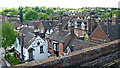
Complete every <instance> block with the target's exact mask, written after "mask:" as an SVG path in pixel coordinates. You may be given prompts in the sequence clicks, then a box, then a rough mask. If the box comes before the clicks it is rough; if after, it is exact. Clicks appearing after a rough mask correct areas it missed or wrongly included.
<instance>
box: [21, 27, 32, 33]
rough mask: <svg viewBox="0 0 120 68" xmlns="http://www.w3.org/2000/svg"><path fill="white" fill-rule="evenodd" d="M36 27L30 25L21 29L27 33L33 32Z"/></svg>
mask: <svg viewBox="0 0 120 68" xmlns="http://www.w3.org/2000/svg"><path fill="white" fill-rule="evenodd" d="M33 30H34V29H33V28H28V27H23V28H21V29H20V31H19V32H20V33H23V34H27V33H28V32H32V31H33Z"/></svg>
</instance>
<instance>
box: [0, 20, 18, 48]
mask: <svg viewBox="0 0 120 68" xmlns="http://www.w3.org/2000/svg"><path fill="white" fill-rule="evenodd" d="M0 27H1V26H0ZM1 28H2V47H4V48H6V47H7V46H11V45H12V44H13V43H14V41H15V38H16V36H17V34H16V32H15V31H14V27H13V25H11V24H10V22H8V21H5V22H3V23H2V27H1Z"/></svg>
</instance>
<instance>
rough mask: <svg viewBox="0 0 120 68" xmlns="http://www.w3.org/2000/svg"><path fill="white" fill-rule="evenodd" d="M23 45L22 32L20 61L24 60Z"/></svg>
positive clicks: (22, 37)
mask: <svg viewBox="0 0 120 68" xmlns="http://www.w3.org/2000/svg"><path fill="white" fill-rule="evenodd" d="M23 46H24V36H23V34H22V36H21V54H22V62H23V60H24V56H23Z"/></svg>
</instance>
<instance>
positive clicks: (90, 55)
mask: <svg viewBox="0 0 120 68" xmlns="http://www.w3.org/2000/svg"><path fill="white" fill-rule="evenodd" d="M118 57H120V39H119V40H115V41H113V42H109V43H108V44H102V45H99V46H94V47H89V48H85V49H82V50H79V51H75V52H72V53H70V54H68V55H66V56H63V57H51V58H48V59H45V60H41V61H36V62H29V63H25V64H20V65H17V66H67V65H68V66H80V65H81V66H96V65H97V66H98V65H99V64H100V63H102V64H105V63H106V62H109V61H112V60H114V59H117V58H118ZM31 64H34V65H31Z"/></svg>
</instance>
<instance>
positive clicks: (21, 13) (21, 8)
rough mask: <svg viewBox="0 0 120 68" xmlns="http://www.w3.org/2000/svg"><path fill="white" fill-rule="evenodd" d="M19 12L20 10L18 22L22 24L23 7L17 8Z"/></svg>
mask: <svg viewBox="0 0 120 68" xmlns="http://www.w3.org/2000/svg"><path fill="white" fill-rule="evenodd" d="M19 10H20V21H21V22H22V23H23V12H22V10H23V7H19Z"/></svg>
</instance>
